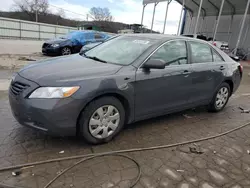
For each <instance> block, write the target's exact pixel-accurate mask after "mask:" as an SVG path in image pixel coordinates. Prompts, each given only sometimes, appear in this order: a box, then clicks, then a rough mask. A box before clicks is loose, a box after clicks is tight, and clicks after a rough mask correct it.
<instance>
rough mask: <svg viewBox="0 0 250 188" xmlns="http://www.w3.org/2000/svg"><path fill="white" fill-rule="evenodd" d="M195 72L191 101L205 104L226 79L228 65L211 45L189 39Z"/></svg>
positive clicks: (192, 75) (192, 76) (193, 74)
mask: <svg viewBox="0 0 250 188" xmlns="http://www.w3.org/2000/svg"><path fill="white" fill-rule="evenodd" d="M188 44H189V50H190V54H191V55H190V56H191V63H192V67H193V70H194V71H193V72H192V74H191V79H192V95H191V98H190V102H192V103H198V104H203V103H207V102H208V101H209V100H211V99H212V96H213V94H214V91H215V90H216V88H217V87H218V85H219V84H221V83H222V81H223V79H224V71H225V70H226V65H225V62H224V60H223V59H222V57H221V56H220V55H219V54H218V53H217V52H216V51H215V50H214V49H213V48H212V47H211V46H210V45H209V44H206V43H203V42H198V41H188Z"/></svg>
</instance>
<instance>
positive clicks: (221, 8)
mask: <svg viewBox="0 0 250 188" xmlns="http://www.w3.org/2000/svg"><path fill="white" fill-rule="evenodd" d="M224 2H225V0H222V2H221V5H220V12H219V15H218V19H217V22H216V26H215V30H214V36H213V42H214V40H215V37H216V34H217V30H218V26H219V23H220V17H221V13H222V10H223V6H224Z"/></svg>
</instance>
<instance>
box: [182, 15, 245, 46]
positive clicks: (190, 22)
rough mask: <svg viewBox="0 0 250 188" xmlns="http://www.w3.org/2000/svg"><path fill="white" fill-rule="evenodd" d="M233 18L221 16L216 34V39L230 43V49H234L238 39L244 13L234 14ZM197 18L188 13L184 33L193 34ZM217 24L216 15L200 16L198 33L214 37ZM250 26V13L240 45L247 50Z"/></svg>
mask: <svg viewBox="0 0 250 188" xmlns="http://www.w3.org/2000/svg"><path fill="white" fill-rule="evenodd" d="M231 18H232V17H231V16H221V20H220V23H219V27H218V32H217V35H216V40H219V41H226V42H228V43H229V47H230V49H234V48H235V45H236V42H237V39H238V35H239V30H240V26H241V22H242V18H243V15H234V17H233V21H232V19H231ZM196 19H197V18H196V17H193V18H192V19H191V17H190V16H189V14H187V16H186V24H185V28H184V34H193V32H194V27H195V22H196ZM231 21H232V26H231V30H230V23H231ZM215 24H216V16H208V17H205V19H203V18H200V20H199V27H198V33H199V34H203V35H206V36H207V37H213V33H214V29H215ZM249 26H250V15H248V16H247V19H246V22H245V27H244V30H243V34H242V37H241V42H240V46H239V47H240V48H244V49H245V50H248V49H250V36H249Z"/></svg>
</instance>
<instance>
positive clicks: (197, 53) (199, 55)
mask: <svg viewBox="0 0 250 188" xmlns="http://www.w3.org/2000/svg"><path fill="white" fill-rule="evenodd" d="M189 43H190V46H191V53H192V56H191V57H192V63H207V62H213V57H212V53H211V48H210V46H208V45H207V44H203V43H199V42H189Z"/></svg>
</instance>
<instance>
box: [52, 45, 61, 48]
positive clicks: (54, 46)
mask: <svg viewBox="0 0 250 188" xmlns="http://www.w3.org/2000/svg"><path fill="white" fill-rule="evenodd" d="M51 46H52V47H53V48H56V47H58V46H59V44H51Z"/></svg>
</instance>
